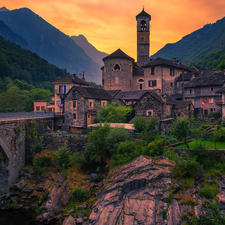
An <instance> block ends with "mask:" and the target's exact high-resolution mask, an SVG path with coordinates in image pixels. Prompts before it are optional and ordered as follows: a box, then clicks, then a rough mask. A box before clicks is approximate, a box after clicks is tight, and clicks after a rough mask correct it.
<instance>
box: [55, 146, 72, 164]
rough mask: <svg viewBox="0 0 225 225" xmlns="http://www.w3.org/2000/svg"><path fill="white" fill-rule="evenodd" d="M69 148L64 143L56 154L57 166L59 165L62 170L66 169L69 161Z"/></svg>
mask: <svg viewBox="0 0 225 225" xmlns="http://www.w3.org/2000/svg"><path fill="white" fill-rule="evenodd" d="M69 150H70V148H68V146H67V144H66V143H64V146H62V147H61V148H60V149H59V150H58V151H57V152H56V153H55V155H56V158H57V164H58V165H60V166H61V167H63V168H67V167H68V164H69V161H70V153H69Z"/></svg>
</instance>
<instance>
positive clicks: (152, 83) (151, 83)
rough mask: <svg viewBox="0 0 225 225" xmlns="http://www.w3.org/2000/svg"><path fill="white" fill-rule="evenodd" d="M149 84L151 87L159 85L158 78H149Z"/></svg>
mask: <svg viewBox="0 0 225 225" xmlns="http://www.w3.org/2000/svg"><path fill="white" fill-rule="evenodd" d="M148 86H149V87H155V86H157V81H156V80H149V81H148Z"/></svg>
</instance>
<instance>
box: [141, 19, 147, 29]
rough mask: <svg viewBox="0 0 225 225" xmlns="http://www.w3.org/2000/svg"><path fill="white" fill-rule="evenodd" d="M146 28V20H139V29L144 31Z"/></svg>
mask: <svg viewBox="0 0 225 225" xmlns="http://www.w3.org/2000/svg"><path fill="white" fill-rule="evenodd" d="M145 30H146V21H145V20H142V21H141V31H145Z"/></svg>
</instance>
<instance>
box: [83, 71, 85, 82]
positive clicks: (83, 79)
mask: <svg viewBox="0 0 225 225" xmlns="http://www.w3.org/2000/svg"><path fill="white" fill-rule="evenodd" d="M82 80H83V81H85V78H84V71H83V78H82Z"/></svg>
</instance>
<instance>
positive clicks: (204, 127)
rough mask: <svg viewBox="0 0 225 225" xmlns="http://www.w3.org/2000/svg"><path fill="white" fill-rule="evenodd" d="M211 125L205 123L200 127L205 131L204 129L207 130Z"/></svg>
mask: <svg viewBox="0 0 225 225" xmlns="http://www.w3.org/2000/svg"><path fill="white" fill-rule="evenodd" d="M209 127H211V125H208V124H203V125H201V127H200V129H201V131H203V130H206V129H207V128H209Z"/></svg>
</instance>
